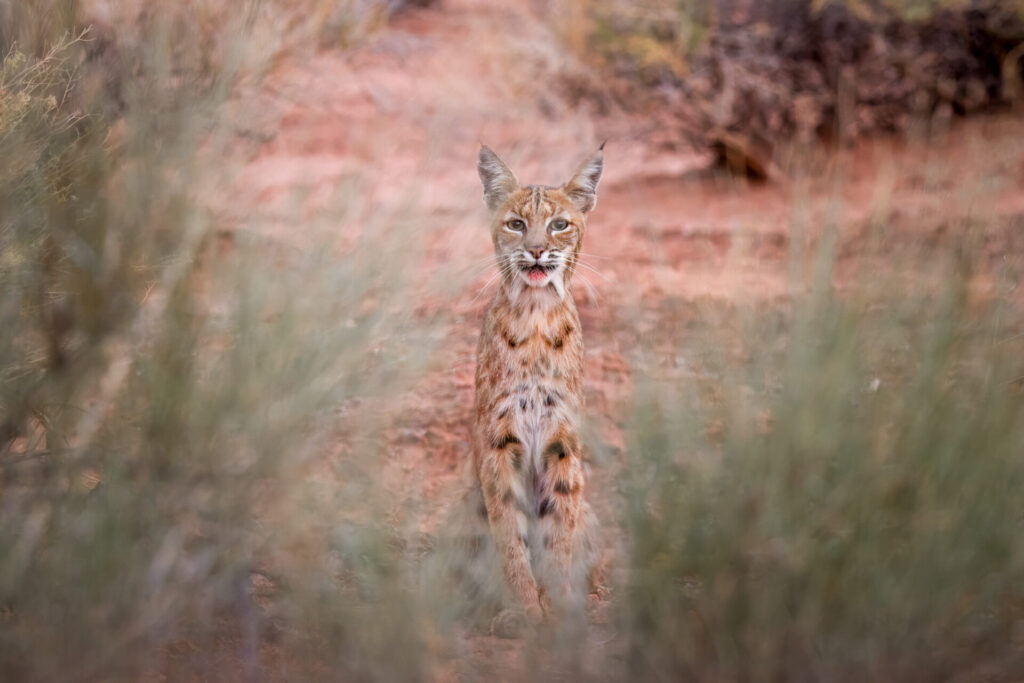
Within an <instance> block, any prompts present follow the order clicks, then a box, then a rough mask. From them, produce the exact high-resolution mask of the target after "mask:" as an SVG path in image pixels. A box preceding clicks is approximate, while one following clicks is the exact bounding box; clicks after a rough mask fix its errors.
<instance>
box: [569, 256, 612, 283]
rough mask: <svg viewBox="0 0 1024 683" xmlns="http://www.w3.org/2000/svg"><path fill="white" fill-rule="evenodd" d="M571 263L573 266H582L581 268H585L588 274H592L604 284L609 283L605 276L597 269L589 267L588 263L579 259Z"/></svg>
mask: <svg viewBox="0 0 1024 683" xmlns="http://www.w3.org/2000/svg"><path fill="white" fill-rule="evenodd" d="M572 263H573V265H577V266H582V267H583V268H586V269H587V270H589V271H590V272H592V273H594V275H597V276H598V277H600V278H602V279H603V280H604V281H605V282H608V283H611V280H609V279H608V278H607V276H605V274H604V273H602V272H601V271H599V270H598V269H597V268H595V267H594V266H592V265H590V264H589V263H585V262H583V261H580V260H579V259H573V260H572Z"/></svg>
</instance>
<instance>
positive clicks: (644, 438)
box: [623, 239, 1024, 681]
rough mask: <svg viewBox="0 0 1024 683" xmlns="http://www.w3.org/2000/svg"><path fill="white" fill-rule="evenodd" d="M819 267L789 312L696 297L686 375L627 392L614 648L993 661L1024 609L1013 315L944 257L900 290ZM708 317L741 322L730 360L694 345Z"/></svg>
mask: <svg viewBox="0 0 1024 683" xmlns="http://www.w3.org/2000/svg"><path fill="white" fill-rule="evenodd" d="M965 242H969V240H966V239H965ZM934 256H935V255H933V256H932V258H934ZM821 277H822V278H823V279H822V280H821V284H820V286H819V288H818V292H817V293H816V294H814V295H812V296H810V297H809V298H808V299H807V300H804V301H800V302H798V303H797V304H796V306H795V309H794V311H793V313H792V314H780V313H779V312H778V311H774V312H770V313H769V312H749V311H748V312H746V313H744V312H741V311H737V310H728V309H725V310H723V311H719V312H718V313H717V314H716V315H714V316H712V315H706V316H704V317H703V320H705V321H706V323H707V324H706V325H705V326H697V327H695V328H692V329H690V331H689V332H690V335H692V337H693V338H694V340H695V341H693V342H691V343H689V344H687V350H686V351H685V352H684V356H685V357H686V358H687V359H688V360H689V364H688V367H690V368H702V369H704V372H705V373H707V374H705V376H704V377H705V378H704V379H700V378H699V376H698V377H695V376H694V375H693V374H692V373H687V376H683V374H682V373H680V376H679V377H669V378H666V379H667V381H664V382H661V383H649V384H648V386H647V388H646V390H645V393H644V394H642V395H643V396H644V398H643V399H642V400H641V401H640V402H639V403H638V405H637V408H636V411H637V412H636V416H635V418H634V422H633V425H632V426H631V430H630V433H631V435H632V443H631V447H630V453H631V461H632V463H633V465H634V468H633V469H632V470H631V471H630V473H629V488H628V493H627V495H626V498H627V501H628V506H629V514H628V529H629V537H630V539H631V542H632V556H631V567H632V575H631V583H630V588H629V591H630V594H629V598H628V599H627V600H625V601H624V605H626V608H625V609H624V612H625V616H624V618H625V622H624V624H623V628H624V629H626V631H627V632H628V633H629V634H630V635H629V638H630V642H631V647H630V665H629V666H630V670H631V672H633V674H634V675H639V676H640V677H642V678H645V679H650V680H679V679H680V678H695V679H697V680H716V681H727V680H774V679H777V678H784V679H786V680H808V681H810V680H850V681H856V680H865V679H872V680H896V679H900V678H902V679H908V680H943V679H945V678H946V677H949V676H952V675H957V676H964V677H966V678H964V680H976V678H975V677H980V678H978V680H982V679H984V678H985V676H996V677H997V680H1009V679H1008V678H998V677H1007V676H1009V677H1010V678H1012V677H1013V676H1014V675H1016V674H1017V673H1019V672H1020V670H1021V669H1020V667H1021V663H1022V659H1021V657H1022V655H1021V650H1020V649H1019V645H1014V644H1013V643H1014V639H1015V638H1016V635H1015V634H1017V633H1019V629H1020V628H1021V627H1022V625H1024V594H1022V591H1021V586H1022V585H1024V544H1021V542H1020V533H1021V520H1022V519H1024V503H1022V500H1021V498H1020V496H1018V495H1017V494H1016V491H1018V490H1019V488H1020V486H1021V484H1022V482H1024V453H1022V451H1021V447H1020V444H1021V443H1024V392H1022V390H1021V389H1022V387H1021V379H1020V378H1021V375H1022V374H1024V373H1022V371H1024V366H1022V363H1021V358H1022V354H1021V349H1022V342H1024V340H1022V339H1021V337H1020V334H1021V328H1020V325H1019V320H1016V319H1013V318H1012V317H1009V316H1010V310H1012V309H1010V308H1008V307H1007V303H1006V302H1004V301H1001V300H999V299H997V300H995V302H994V303H992V304H991V305H982V306H977V305H970V304H969V303H968V299H967V297H966V292H965V290H964V289H963V286H962V281H961V279H960V277H961V276H960V275H959V274H958V273H957V272H956V271H955V270H954V269H951V270H950V271H949V272H948V276H947V277H948V280H947V281H948V282H949V283H950V284H949V286H948V289H947V290H946V291H944V292H942V293H939V294H934V295H931V296H929V295H921V296H912V297H910V298H908V299H905V300H893V299H892V298H891V297H890V296H888V294H887V293H886V291H885V290H886V289H887V285H885V284H882V283H884V282H886V281H887V277H888V276H881V277H880V278H879V280H878V281H876V282H875V283H873V284H872V283H863V284H861V285H858V290H857V292H856V293H854V294H852V295H850V294H847V295H845V296H837V295H836V294H835V293H834V292H833V291H832V290H831V286H830V285H828V284H826V283H828V279H829V278H830V277H831V276H830V274H829V271H828V269H826V270H824V271H822V274H821ZM1009 285H1010V283H1005V286H1004V289H1005V288H1006V286H1009ZM1011 289H1012V287H1011ZM716 320H717V321H719V322H715V321H716ZM723 321H724V322H723ZM723 330H733V331H735V332H739V334H740V337H739V340H737V339H735V338H734V337H732V336H731V334H732V333H730V338H732V339H733V341H732V343H733V344H736V343H739V344H740V345H741V348H743V349H744V351H742V352H741V353H740V354H739V358H740V362H738V363H737V362H735V361H734V360H733V361H730V360H729V356H728V355H726V354H725V353H723V352H722V350H721V348H723V347H720V346H719V347H716V346H714V345H708V346H705V344H706V342H707V341H708V340H717V339H720V338H721V335H722V334H723ZM700 340H704V341H700ZM724 348H729V347H724Z"/></svg>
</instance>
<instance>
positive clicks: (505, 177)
mask: <svg viewBox="0 0 1024 683" xmlns="http://www.w3.org/2000/svg"><path fill="white" fill-rule="evenodd" d="M476 170H477V172H478V173H479V174H480V182H482V183H483V184H484V203H485V204H487V208H488V209H490V210H491V211H497V210H498V207H500V206H501V205H502V204H504V203H505V200H506V199H508V196H509V195H510V194H512V193H513V192H515V191H516V190H517V189H519V181H518V180H516V176H515V174H514V173H512V171H511V170H510V169H509V167H508V166H506V165H505V162H503V161H502V160H501V159H499V158H498V155H497V154H495V153H494V152H493V151H492V150H491V148H490V147H488V146H487V145H481V146H480V158H479V159H478V161H477V164H476Z"/></svg>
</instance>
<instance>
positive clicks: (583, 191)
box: [562, 144, 604, 213]
mask: <svg viewBox="0 0 1024 683" xmlns="http://www.w3.org/2000/svg"><path fill="white" fill-rule="evenodd" d="M603 169H604V145H603V144H602V145H601V147H600V148H598V150H597V152H595V153H594V155H593V156H592V157H590V158H589V159H587V160H586V161H584V162H583V163H582V164H580V167H579V168H577V169H576V173H575V174H574V175H573V177H572V180H570V181H569V182H568V183H566V184H565V187H563V188H562V189H563V190H565V193H566V194H567V195H569V199H571V200H572V203H573V204H574V205H575V206H576V209H577V210H578V211H580V212H581V213H588V212H590V211H592V210H593V209H594V207H595V206H596V205H597V184H598V183H599V182H601V171H602V170H603Z"/></svg>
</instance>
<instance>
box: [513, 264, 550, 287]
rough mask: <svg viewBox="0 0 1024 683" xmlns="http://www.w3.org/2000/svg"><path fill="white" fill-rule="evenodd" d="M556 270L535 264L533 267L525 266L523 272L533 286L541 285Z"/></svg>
mask: <svg viewBox="0 0 1024 683" xmlns="http://www.w3.org/2000/svg"><path fill="white" fill-rule="evenodd" d="M554 269H555V267H554V266H542V265H539V264H535V265H532V266H524V267H523V268H522V269H521V270H522V273H523V274H524V275H525V276H526V281H527V282H529V283H530V284H531V285H532V284H541V283H542V282H545V281H546V280H547V279H548V273H550V272H551V271H553V270H554Z"/></svg>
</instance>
